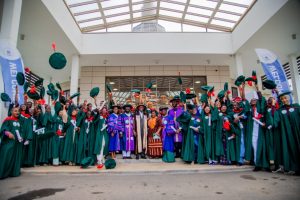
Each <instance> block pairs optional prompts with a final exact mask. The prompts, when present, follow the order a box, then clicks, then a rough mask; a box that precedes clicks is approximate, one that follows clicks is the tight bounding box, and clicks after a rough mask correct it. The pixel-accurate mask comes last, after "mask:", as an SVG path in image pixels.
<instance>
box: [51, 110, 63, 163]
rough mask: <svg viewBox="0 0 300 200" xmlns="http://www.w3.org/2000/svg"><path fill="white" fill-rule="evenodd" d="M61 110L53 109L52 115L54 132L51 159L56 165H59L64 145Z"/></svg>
mask: <svg viewBox="0 0 300 200" xmlns="http://www.w3.org/2000/svg"><path fill="white" fill-rule="evenodd" d="M62 116H63V111H62V110H61V109H59V110H56V111H55V116H54V131H55V134H54V136H53V138H52V146H51V148H52V151H51V152H52V159H53V165H54V166H57V165H59V161H60V158H61V156H62V150H63V148H62V147H63V145H64V137H65V135H64V134H65V133H64V132H63V130H64V129H63V128H64V123H63V120H62Z"/></svg>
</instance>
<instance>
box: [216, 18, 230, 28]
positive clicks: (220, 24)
mask: <svg viewBox="0 0 300 200" xmlns="http://www.w3.org/2000/svg"><path fill="white" fill-rule="evenodd" d="M211 24H215V25H219V26H225V27H229V28H232V27H233V26H234V25H235V24H234V23H230V22H225V21H221V20H215V19H213V20H212V21H211Z"/></svg>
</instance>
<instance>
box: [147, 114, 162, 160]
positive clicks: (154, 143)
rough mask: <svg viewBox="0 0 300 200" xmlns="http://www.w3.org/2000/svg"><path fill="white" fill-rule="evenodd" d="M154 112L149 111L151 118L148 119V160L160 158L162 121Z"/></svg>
mask: <svg viewBox="0 0 300 200" xmlns="http://www.w3.org/2000/svg"><path fill="white" fill-rule="evenodd" d="M157 115H158V113H157V111H156V110H154V109H152V110H151V117H150V118H149V119H148V150H147V152H148V155H149V156H150V158H160V157H161V156H162V134H161V129H162V121H161V118H159V117H158V116H157Z"/></svg>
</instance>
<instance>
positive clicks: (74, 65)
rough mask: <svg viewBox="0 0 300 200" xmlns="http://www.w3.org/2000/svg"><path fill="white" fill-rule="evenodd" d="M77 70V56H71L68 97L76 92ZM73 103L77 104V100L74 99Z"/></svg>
mask: <svg viewBox="0 0 300 200" xmlns="http://www.w3.org/2000/svg"><path fill="white" fill-rule="evenodd" d="M79 69H80V67H79V55H73V56H72V63H71V81H70V95H73V94H75V93H76V92H78V79H79ZM73 102H74V103H75V104H77V98H74V99H73Z"/></svg>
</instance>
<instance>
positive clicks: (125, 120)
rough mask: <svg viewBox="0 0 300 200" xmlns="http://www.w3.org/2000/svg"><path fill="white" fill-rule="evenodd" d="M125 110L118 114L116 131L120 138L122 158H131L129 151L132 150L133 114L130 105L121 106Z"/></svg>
mask: <svg viewBox="0 0 300 200" xmlns="http://www.w3.org/2000/svg"><path fill="white" fill-rule="evenodd" d="M123 109H124V110H125V112H124V113H123V114H121V115H119V116H118V131H119V134H120V140H121V142H120V143H121V149H122V155H123V159H131V151H134V132H135V130H134V128H135V124H134V116H133V115H132V113H131V109H132V106H131V105H130V104H126V105H124V106H123Z"/></svg>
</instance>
